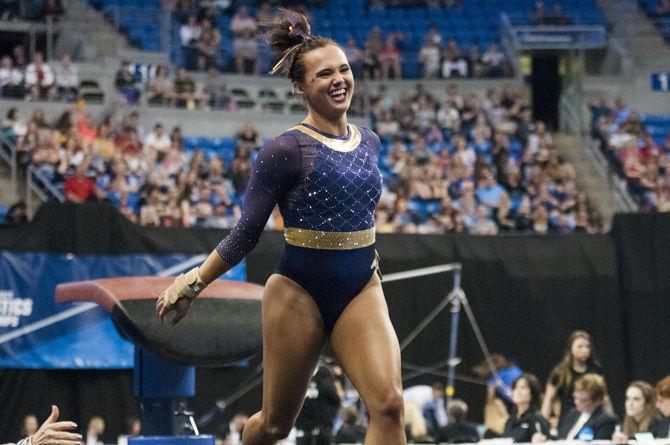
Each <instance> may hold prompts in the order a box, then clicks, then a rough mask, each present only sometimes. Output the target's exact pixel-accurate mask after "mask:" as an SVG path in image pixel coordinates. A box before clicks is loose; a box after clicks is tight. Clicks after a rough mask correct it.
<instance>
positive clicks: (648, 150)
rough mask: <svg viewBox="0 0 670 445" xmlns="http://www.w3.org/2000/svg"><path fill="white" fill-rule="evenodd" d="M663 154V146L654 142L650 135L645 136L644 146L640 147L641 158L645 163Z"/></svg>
mask: <svg viewBox="0 0 670 445" xmlns="http://www.w3.org/2000/svg"><path fill="white" fill-rule="evenodd" d="M662 154H663V147H661V146H660V145H658V144H657V143H656V142H654V138H653V137H651V136H650V135H646V136H645V137H644V146H643V147H642V148H640V159H641V160H642V162H643V163H646V162H647V161H649V160H651V159H658V157H659V156H661V155H662Z"/></svg>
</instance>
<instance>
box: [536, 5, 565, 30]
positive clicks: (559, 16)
mask: <svg viewBox="0 0 670 445" xmlns="http://www.w3.org/2000/svg"><path fill="white" fill-rule="evenodd" d="M542 24H543V25H549V26H570V25H572V20H571V19H570V17H568V16H566V15H565V14H563V8H562V7H561V4H560V3H554V6H553V7H552V8H551V15H550V16H546V17H544V20H542Z"/></svg>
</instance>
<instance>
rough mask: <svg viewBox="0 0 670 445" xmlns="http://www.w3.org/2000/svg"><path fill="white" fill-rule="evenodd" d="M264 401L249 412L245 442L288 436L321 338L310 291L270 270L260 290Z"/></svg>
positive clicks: (261, 444) (259, 444)
mask: <svg viewBox="0 0 670 445" xmlns="http://www.w3.org/2000/svg"><path fill="white" fill-rule="evenodd" d="M262 314H263V321H262V323H263V405H262V408H261V410H260V411H259V412H257V413H256V414H254V415H253V416H251V418H250V419H249V421H248V422H247V424H246V426H245V427H244V433H243V435H242V443H243V444H244V445H265V444H274V443H275V442H276V441H278V440H281V439H283V438H285V437H286V436H288V434H289V432H290V431H291V429H292V428H293V424H294V423H295V420H296V418H297V417H298V413H299V412H300V408H301V407H302V404H303V401H304V399H305V393H306V392H307V386H308V385H309V380H310V378H311V377H312V373H313V372H314V369H315V367H316V364H317V362H318V360H319V355H320V354H321V349H322V347H323V344H324V342H325V340H326V338H325V334H324V328H323V322H322V321H321V315H320V314H319V310H318V309H317V307H316V304H315V303H314V300H313V299H312V297H311V296H310V295H309V294H308V293H307V292H306V291H305V290H304V289H303V288H302V287H300V286H299V285H298V284H296V283H295V282H294V281H292V280H290V279H289V278H286V277H284V276H282V275H277V274H275V275H272V276H270V278H269V279H268V282H267V284H266V285H265V292H264V295H263V310H262Z"/></svg>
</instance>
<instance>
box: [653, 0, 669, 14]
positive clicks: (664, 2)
mask: <svg viewBox="0 0 670 445" xmlns="http://www.w3.org/2000/svg"><path fill="white" fill-rule="evenodd" d="M652 15H654V16H656V17H666V16H669V15H670V0H661V1H659V2H658V4H657V5H656V8H655V9H654V13H653V14H652Z"/></svg>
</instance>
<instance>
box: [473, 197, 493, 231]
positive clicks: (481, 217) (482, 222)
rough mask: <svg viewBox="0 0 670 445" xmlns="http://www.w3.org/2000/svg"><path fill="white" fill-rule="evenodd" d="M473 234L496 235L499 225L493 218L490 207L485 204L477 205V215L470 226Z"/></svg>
mask: <svg viewBox="0 0 670 445" xmlns="http://www.w3.org/2000/svg"><path fill="white" fill-rule="evenodd" d="M469 232H470V234H472V235H496V234H497V233H498V227H497V226H496V224H495V223H494V222H493V220H491V218H490V215H489V208H488V207H487V206H486V205H484V204H479V205H478V206H477V216H476V218H475V220H474V222H473V223H472V225H471V226H470V230H469Z"/></svg>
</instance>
